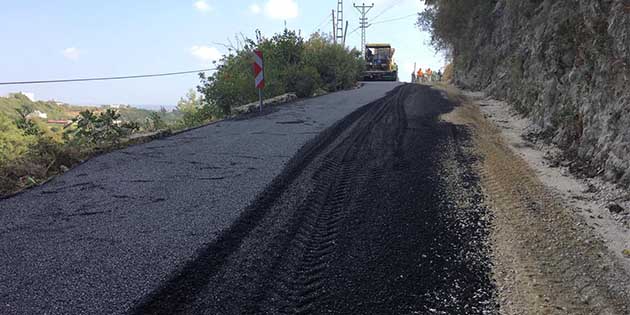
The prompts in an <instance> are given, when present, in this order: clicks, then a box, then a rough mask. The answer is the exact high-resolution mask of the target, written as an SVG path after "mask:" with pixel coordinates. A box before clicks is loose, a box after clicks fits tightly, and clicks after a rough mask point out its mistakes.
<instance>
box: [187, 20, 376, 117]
mask: <svg viewBox="0 0 630 315" xmlns="http://www.w3.org/2000/svg"><path fill="white" fill-rule="evenodd" d="M255 49H259V50H261V51H262V52H263V54H264V56H265V83H266V87H265V96H266V97H274V96H278V95H281V94H284V93H287V92H296V94H298V96H301V97H307V96H311V95H313V92H314V91H315V90H317V89H319V88H324V89H325V90H327V91H337V90H341V89H348V88H351V87H353V86H354V85H355V84H356V82H357V80H358V78H359V76H360V74H361V72H362V70H363V62H362V61H361V58H360V53H359V52H358V51H356V50H347V49H346V48H344V47H342V46H341V45H336V44H334V43H333V41H332V40H331V39H330V38H326V37H323V36H321V35H319V34H313V35H312V36H311V37H310V39H309V40H307V41H305V40H304V39H303V38H302V37H301V36H299V35H298V34H297V33H296V32H294V31H289V30H285V31H284V32H283V33H280V34H276V35H274V36H273V37H271V38H263V37H262V35H260V34H258V39H257V41H253V40H251V39H245V40H244V45H243V47H242V48H241V49H235V50H233V51H231V53H230V54H229V55H226V56H223V58H222V59H221V60H220V61H219V63H218V66H217V69H218V70H217V71H216V72H215V73H214V74H212V75H211V76H210V77H206V76H205V75H204V74H200V78H201V84H200V86H199V87H198V91H199V92H200V93H201V94H202V95H203V98H202V103H203V104H204V106H209V107H210V108H214V109H216V110H217V111H218V113H217V115H218V116H222V115H229V114H230V113H231V109H232V107H234V106H239V105H243V104H247V103H251V102H254V101H256V100H257V99H258V92H257V90H256V89H255V88H254V83H253V82H254V75H253V71H252V62H253V57H252V56H253V51H254V50H255Z"/></svg>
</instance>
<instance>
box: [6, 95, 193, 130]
mask: <svg viewBox="0 0 630 315" xmlns="http://www.w3.org/2000/svg"><path fill="white" fill-rule="evenodd" d="M24 105H26V106H29V107H31V108H32V109H33V110H34V111H39V112H42V113H45V114H46V115H47V119H51V120H70V119H73V118H74V117H76V116H77V115H79V112H81V111H84V110H91V111H96V112H100V111H104V110H105V109H106V108H108V107H110V106H100V107H96V106H76V105H70V104H63V103H58V102H54V101H37V102H33V101H31V100H30V99H29V98H28V97H26V96H25V95H23V94H20V93H16V94H12V95H11V96H8V97H0V114H4V115H6V116H8V117H10V118H13V119H14V118H17V112H16V109H18V108H20V107H22V106H24ZM115 109H116V110H118V111H119V112H120V114H121V116H122V118H123V120H125V121H133V122H140V123H141V122H144V121H145V120H146V119H147V118H148V117H149V115H150V114H151V113H155V111H152V110H146V109H140V108H134V107H130V106H116V107H115ZM161 116H162V119H164V121H166V122H168V123H173V122H175V121H176V120H178V119H179V118H181V114H180V113H179V112H177V111H174V112H162V115H161Z"/></svg>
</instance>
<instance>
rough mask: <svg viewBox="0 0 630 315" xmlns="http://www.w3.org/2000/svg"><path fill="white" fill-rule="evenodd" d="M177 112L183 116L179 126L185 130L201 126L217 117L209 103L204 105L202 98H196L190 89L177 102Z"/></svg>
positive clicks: (193, 91) (195, 94)
mask: <svg viewBox="0 0 630 315" xmlns="http://www.w3.org/2000/svg"><path fill="white" fill-rule="evenodd" d="M177 111H179V112H181V113H182V114H183V116H182V119H181V124H182V125H183V127H185V128H186V127H194V126H198V125H201V124H203V123H205V122H208V121H210V120H212V119H213V118H214V117H216V116H218V113H217V110H216V107H215V106H213V104H211V103H206V104H204V103H203V102H202V98H201V97H199V96H197V92H195V90H193V89H190V90H189V91H188V93H186V96H185V97H182V98H181V99H180V100H179V102H178V103H177Z"/></svg>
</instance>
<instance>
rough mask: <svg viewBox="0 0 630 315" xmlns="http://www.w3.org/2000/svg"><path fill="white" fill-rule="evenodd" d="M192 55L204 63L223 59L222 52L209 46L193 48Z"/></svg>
mask: <svg viewBox="0 0 630 315" xmlns="http://www.w3.org/2000/svg"><path fill="white" fill-rule="evenodd" d="M190 53H191V54H192V55H193V56H195V57H196V58H197V59H199V60H200V61H201V62H203V63H208V62H212V61H218V60H219V59H221V52H220V51H219V50H218V49H216V48H214V47H209V46H193V47H192V48H191V49H190Z"/></svg>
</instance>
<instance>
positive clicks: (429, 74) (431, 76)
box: [427, 68, 433, 82]
mask: <svg viewBox="0 0 630 315" xmlns="http://www.w3.org/2000/svg"><path fill="white" fill-rule="evenodd" d="M427 78H428V79H429V82H432V81H433V71H432V70H431V68H427Z"/></svg>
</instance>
